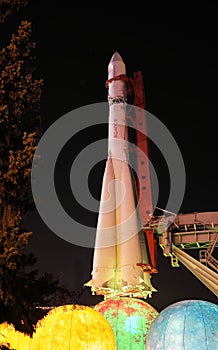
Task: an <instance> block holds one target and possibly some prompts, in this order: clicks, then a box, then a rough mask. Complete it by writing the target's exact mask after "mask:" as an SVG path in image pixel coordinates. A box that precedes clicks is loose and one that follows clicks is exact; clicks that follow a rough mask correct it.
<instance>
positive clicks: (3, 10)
mask: <svg viewBox="0 0 218 350" xmlns="http://www.w3.org/2000/svg"><path fill="white" fill-rule="evenodd" d="M28 2H29V0H0V23H2V22H4V21H5V19H6V17H7V16H9V15H11V14H12V13H14V12H15V11H18V10H19V9H20V8H22V7H24V6H26V5H27V4H28Z"/></svg>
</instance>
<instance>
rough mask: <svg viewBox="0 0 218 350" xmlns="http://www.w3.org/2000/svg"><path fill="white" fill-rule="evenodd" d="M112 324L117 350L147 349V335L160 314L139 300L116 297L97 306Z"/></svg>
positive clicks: (96, 308)
mask: <svg viewBox="0 0 218 350" xmlns="http://www.w3.org/2000/svg"><path fill="white" fill-rule="evenodd" d="M94 309H95V310H97V311H99V312H100V313H101V314H102V315H103V316H104V317H105V318H106V320H107V321H108V322H109V323H110V325H111V327H112V329H113V331H114V334H115V337H116V344H117V350H130V349H131V350H134V349H137V350H140V349H143V350H144V349H145V343H146V335H147V333H148V330H149V328H150V325H151V323H152V322H153V320H154V319H155V318H156V316H157V315H158V312H157V311H156V310H155V309H154V308H153V307H152V306H151V305H149V304H148V303H146V302H145V301H142V300H140V299H137V298H129V297H114V298H109V299H107V300H105V301H102V302H100V303H99V304H97V305H95V307H94Z"/></svg>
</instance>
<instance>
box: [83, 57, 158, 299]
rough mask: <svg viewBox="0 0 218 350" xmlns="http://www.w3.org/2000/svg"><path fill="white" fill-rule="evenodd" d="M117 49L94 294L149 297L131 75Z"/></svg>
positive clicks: (110, 89)
mask: <svg viewBox="0 0 218 350" xmlns="http://www.w3.org/2000/svg"><path fill="white" fill-rule="evenodd" d="M126 78H127V77H126V68H125V64H124V62H123V60H122V58H121V56H120V55H119V53H118V52H115V53H114V55H113V56H112V58H111V61H110V63H109V66H108V81H107V83H108V84H107V86H108V103H109V130H108V136H109V137H108V159H107V161H106V166H105V172H104V176H103V183H102V191H101V199H100V207H99V216H98V223H97V230H96V241H95V249H94V257H93V269H92V279H91V280H90V281H89V282H87V283H86V284H85V286H89V287H91V290H92V293H93V294H97V295H104V296H105V298H106V297H109V296H113V295H119V296H125V295H129V296H133V297H140V298H146V297H147V296H150V297H151V295H152V292H153V291H156V289H155V288H154V287H153V286H152V284H151V274H150V272H148V271H146V270H145V269H143V266H146V265H149V254H148V252H147V245H146V237H145V234H144V232H143V231H142V226H143V225H142V220H141V217H140V211H139V208H138V203H137V186H136V183H135V178H134V176H133V171H132V169H131V166H130V165H129V162H128V145H129V142H128V132H127V111H126V106H127V79H126Z"/></svg>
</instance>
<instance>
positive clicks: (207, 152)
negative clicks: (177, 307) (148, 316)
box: [0, 0, 218, 310]
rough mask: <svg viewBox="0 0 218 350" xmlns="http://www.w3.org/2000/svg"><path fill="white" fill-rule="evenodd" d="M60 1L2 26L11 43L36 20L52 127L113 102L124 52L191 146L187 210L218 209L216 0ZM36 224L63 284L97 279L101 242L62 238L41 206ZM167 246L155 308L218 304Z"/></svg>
mask: <svg viewBox="0 0 218 350" xmlns="http://www.w3.org/2000/svg"><path fill="white" fill-rule="evenodd" d="M52 4H53V5H52V6H50V7H48V8H47V7H46V5H47V4H46V5H45V1H42V0H35V1H33V0H32V1H30V2H29V5H28V6H27V7H26V9H24V10H22V11H20V12H19V13H17V14H15V15H14V16H11V17H10V18H8V19H7V21H6V23H5V24H2V25H1V28H0V35H1V46H4V45H6V44H7V42H8V40H9V37H10V35H11V34H12V33H14V32H16V28H17V26H18V25H19V24H20V22H21V20H22V19H26V20H28V21H31V22H32V30H33V39H34V41H35V42H36V44H37V46H36V50H35V53H36V57H37V61H36V64H37V71H36V75H37V77H39V78H43V79H44V88H43V96H42V103H41V116H42V126H43V132H44V131H45V130H46V129H47V128H48V127H49V126H50V125H51V124H52V123H53V122H54V121H55V120H57V119H58V118H60V117H61V116H63V115H64V114H65V113H67V112H69V111H71V110H74V109H75V108H78V107H81V106H85V105H88V104H92V103H98V102H105V101H107V89H106V88H105V81H106V80H107V66H108V63H109V61H110V58H111V56H112V55H113V53H114V52H115V51H118V52H119V53H120V54H121V56H122V58H123V60H124V62H125V64H126V68H127V75H129V76H133V72H134V71H136V70H141V71H142V73H143V77H144V85H145V95H146V109H147V110H148V111H149V112H150V113H152V114H153V115H155V116H156V117H158V119H160V120H161V121H162V122H163V123H164V124H165V125H166V127H167V128H168V129H169V130H170V132H171V133H172V135H173V136H174V138H175V140H176V141H177V143H178V146H179V148H180V150H181V153H182V156H183V159H184V163H185V167H186V174H187V182H186V192H185V197H184V201H183V203H182V206H181V210H180V212H183V213H187V212H196V211H199V212H200V211H217V210H218V205H217V170H216V169H217V164H216V160H217V141H216V138H217V129H216V118H217V99H216V98H217V84H216V83H217V74H216V71H217V69H216V68H217V53H216V52H217V47H216V46H217V37H216V32H217V28H216V27H217V25H216V23H217V21H216V18H215V13H216V11H215V5H206V4H204V5H199V4H198V7H196V8H195V9H190V8H188V7H182V6H179V5H178V6H175V7H174V8H167V7H164V6H163V5H162V7H159V5H158V4H157V5H156V6H155V5H153V6H150V5H149V6H146V3H145V9H142V8H141V7H140V6H139V5H138V4H136V6H134V3H133V5H132V7H131V8H130V7H128V8H126V9H123V8H118V7H117V5H116V3H108V7H107V6H106V5H105V7H104V9H103V8H93V7H90V8H87V7H86V6H85V4H84V6H82V7H80V8H78V7H76V8H74V7H73V5H72V4H73V2H70V1H66V0H63V1H61V2H60V1H58V2H57V1H53V2H52ZM83 137H85V136H83ZM99 137H100V136H99ZM87 139H88V136H87ZM77 142H79V141H78V139H77ZM81 142H82V141H81ZM71 146H72V147H73V141H72V143H71ZM69 159H70V155H69V154H68V161H69ZM154 163H155V162H154ZM60 173H61V172H59V175H58V176H59V177H60V175H61V174H60ZM97 175H98V176H99V178H98V180H97V181H96V187H95V191H96V196H98V194H99V193H100V190H101V176H103V168H101V169H100V170H99V173H98V174H97ZM97 175H96V176H97ZM62 176H63V179H62V180H61V177H60V183H61V184H62V185H63V193H66V188H65V186H64V184H65V182H66V176H67V174H66V173H64V171H63V174H62ZM160 177H161V176H160ZM93 181H94V177H93ZM66 202H67V200H66ZM69 202H70V201H68V205H70V203H69ZM27 225H28V227H29V229H30V230H32V231H33V232H34V235H33V238H32V243H31V245H30V248H31V250H32V251H33V252H34V254H35V255H36V256H37V257H38V264H37V266H38V267H39V269H40V271H48V272H55V273H57V274H59V273H61V276H62V277H61V281H62V283H64V284H65V285H67V286H68V287H70V288H72V289H76V290H78V289H80V288H81V287H82V285H83V283H84V282H86V281H87V280H89V279H90V272H91V269H92V254H93V251H92V249H88V248H82V247H78V246H74V245H72V244H70V243H67V242H65V241H64V240H62V239H61V238H59V237H57V236H56V235H55V234H54V233H52V232H51V231H50V230H49V229H48V228H47V226H46V225H45V224H44V223H43V221H42V220H41V219H40V217H39V215H38V214H37V212H35V213H32V214H30V215H28V218H27ZM158 249H159V266H158V268H159V273H158V274H157V275H154V276H153V278H152V284H153V285H154V286H155V287H156V288H157V289H158V292H157V293H155V294H154V296H153V298H152V299H149V302H150V303H151V304H152V305H153V306H154V307H156V308H157V309H158V310H161V309H163V308H164V307H165V306H167V305H169V304H171V303H173V302H175V301H179V300H182V299H192V298H195V299H196V298H197V299H203V300H208V301H212V302H216V303H217V298H216V297H215V295H213V294H212V292H210V291H209V290H208V289H207V288H206V287H205V286H204V285H202V283H201V282H199V281H198V280H197V278H196V277H195V276H194V275H192V274H191V273H190V272H189V271H188V270H187V269H186V268H184V267H182V266H181V267H179V268H172V267H171V266H170V259H168V258H165V257H163V255H162V251H161V250H160V248H158ZM97 300H99V298H96V297H92V296H90V293H89V289H86V291H85V292H84V294H83V296H82V298H81V300H80V302H81V303H87V304H95V303H96V302H97Z"/></svg>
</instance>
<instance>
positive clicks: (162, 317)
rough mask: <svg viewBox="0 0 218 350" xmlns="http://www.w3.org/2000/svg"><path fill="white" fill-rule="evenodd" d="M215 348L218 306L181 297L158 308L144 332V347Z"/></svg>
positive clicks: (155, 349) (168, 349)
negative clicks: (156, 314) (168, 304)
mask: <svg viewBox="0 0 218 350" xmlns="http://www.w3.org/2000/svg"><path fill="white" fill-rule="evenodd" d="M197 349H201V350H210V349H211V350H215V349H218V305H216V304H214V303H211V302H208V301H203V300H183V301H179V302H177V303H174V304H172V305H170V306H168V307H166V308H165V309H164V310H162V311H161V312H160V313H159V314H158V316H157V317H156V318H155V320H154V321H153V323H152V324H151V327H150V329H149V331H148V334H147V339H146V350H197Z"/></svg>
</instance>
